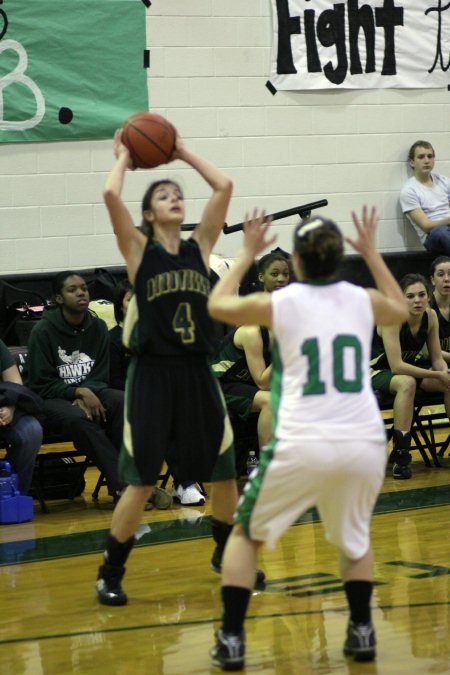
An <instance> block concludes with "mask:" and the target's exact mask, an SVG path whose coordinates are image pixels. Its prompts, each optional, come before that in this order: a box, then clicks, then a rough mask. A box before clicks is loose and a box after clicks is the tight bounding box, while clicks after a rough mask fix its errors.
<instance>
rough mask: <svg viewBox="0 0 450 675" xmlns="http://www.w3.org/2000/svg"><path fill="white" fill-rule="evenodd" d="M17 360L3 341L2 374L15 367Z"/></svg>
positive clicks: (0, 366) (1, 346)
mask: <svg viewBox="0 0 450 675" xmlns="http://www.w3.org/2000/svg"><path fill="white" fill-rule="evenodd" d="M15 363H16V362H15V360H14V357H13V355H12V354H11V352H10V351H9V349H8V347H7V346H6V345H5V343H4V342H3V340H0V374H1V373H3V371H4V370H7V369H8V368H11V366H14V365H15Z"/></svg>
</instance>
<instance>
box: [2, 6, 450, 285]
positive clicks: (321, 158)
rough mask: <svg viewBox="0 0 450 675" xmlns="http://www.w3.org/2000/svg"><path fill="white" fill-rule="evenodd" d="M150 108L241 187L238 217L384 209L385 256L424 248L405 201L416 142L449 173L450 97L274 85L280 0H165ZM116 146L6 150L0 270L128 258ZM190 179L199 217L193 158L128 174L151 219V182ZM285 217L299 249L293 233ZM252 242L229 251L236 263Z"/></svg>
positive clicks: (282, 234) (150, 27) (190, 199)
mask: <svg viewBox="0 0 450 675" xmlns="http://www.w3.org/2000/svg"><path fill="white" fill-rule="evenodd" d="M147 42H148V44H147V46H148V48H149V49H150V69H149V70H148V84H149V101H150V109H151V110H152V111H154V112H159V113H161V114H163V115H165V116H167V117H168V119H170V120H171V121H172V122H173V123H174V124H175V125H176V127H177V128H178V129H179V132H180V134H181V135H182V136H183V137H184V139H185V141H186V142H187V143H188V144H189V145H190V146H191V147H192V148H193V149H194V150H196V151H198V152H199V153H202V154H204V155H205V156H207V157H208V158H210V159H211V160H213V161H214V162H215V163H217V164H218V165H219V166H220V167H222V168H223V169H225V170H226V171H227V172H228V173H229V174H230V176H231V177H232V178H233V180H234V183H235V190H234V197H233V201H232V204H231V208H230V211H229V216H228V223H230V224H233V223H236V222H240V221H242V216H243V213H244V211H245V210H250V209H252V208H253V207H254V206H260V207H265V208H266V209H267V210H269V211H271V212H273V211H279V210H283V209H287V208H290V207H293V206H296V205H298V204H302V203H306V202H310V201H315V200H318V199H322V198H326V199H328V201H329V206H328V207H327V208H326V209H324V210H323V213H324V214H326V215H328V216H331V217H334V218H336V219H337V220H338V222H339V223H340V224H341V225H342V226H343V228H344V231H345V232H346V233H351V232H352V226H351V222H350V210H351V209H356V210H359V209H360V207H361V206H362V204H364V203H367V204H375V205H376V206H377V208H378V210H379V213H380V216H381V225H380V235H379V246H380V249H381V250H383V251H389V252H394V251H404V250H412V249H420V248H421V247H420V244H419V243H418V240H417V238H416V236H415V235H414V233H413V232H412V231H411V229H410V227H409V226H408V225H406V224H405V223H404V221H403V218H402V214H401V212H400V210H399V206H398V193H399V189H400V187H401V185H402V184H403V182H404V181H405V180H406V178H407V177H408V175H409V174H408V172H407V166H406V161H405V160H406V153H407V150H408V148H409V146H410V145H411V143H413V142H414V141H415V140H417V139H418V138H426V139H428V140H430V141H431V142H432V143H433V145H434V146H435V149H436V153H437V164H436V170H437V171H439V172H441V173H444V174H446V175H450V144H449V139H450V116H449V114H448V104H449V102H450V93H449V92H448V91H447V90H446V89H434V90H433V89H431V90H406V89H403V90H395V89H387V90H359V91H355V90H342V91H333V92H331V91H315V92H310V93H309V92H306V91H299V92H278V93H277V94H276V95H275V96H272V94H271V93H270V92H269V91H268V90H267V88H266V86H265V83H266V80H267V79H268V77H269V63H270V47H271V42H272V20H271V5H270V1H269V0H245V1H243V0H227V2H224V1H223V0H195V2H187V1H186V0H153V2H152V4H151V6H150V7H149V8H148V10H147ZM112 161H113V155H112V151H111V142H110V141H91V142H74V143H45V144H39V143H37V144H34V143H33V144H17V145H11V144H5V145H3V146H2V148H1V151H0V171H1V174H2V180H1V181H0V273H1V274H11V273H21V272H24V273H26V272H33V271H41V270H44V271H50V270H60V269H64V268H75V269H77V268H78V269H81V268H85V267H92V266H108V265H117V264H121V263H122V260H121V257H120V254H119V253H118V251H117V248H116V244H115V240H114V236H113V235H112V234H111V230H110V225H109V222H108V219H107V216H106V213H105V209H104V207H103V204H102V201H101V190H102V185H103V182H104V179H105V175H106V172H107V171H108V169H109V168H110V166H111V165H112ZM166 175H167V176H170V177H172V178H175V179H177V180H180V182H181V183H182V186H183V188H184V191H185V194H186V199H187V222H195V221H196V220H197V219H198V217H199V214H200V213H201V210H202V207H203V205H204V202H205V198H206V197H207V195H208V189H207V187H206V186H205V184H203V183H202V181H201V180H200V179H199V178H198V177H197V176H196V175H195V174H194V173H193V172H192V170H191V169H189V168H187V167H185V166H184V165H183V164H182V163H180V162H176V163H174V164H171V165H168V166H165V167H163V168H162V170H161V169H157V170H154V171H151V172H148V171H137V172H135V173H134V174H130V175H129V176H128V177H127V182H126V186H125V192H124V196H125V199H126V201H127V203H128V205H129V208H130V209H131V211H132V213H133V215H134V216H135V218H136V222H138V221H139V219H140V215H139V210H140V198H141V196H142V193H143V191H144V189H145V187H146V185H147V183H148V182H149V181H150V180H152V179H157V178H160V177H163V176H166ZM294 222H295V219H290V220H286V221H279V223H280V224H278V225H277V226H276V228H275V229H276V230H277V231H278V233H279V241H278V243H279V245H280V246H282V247H283V248H285V249H288V250H289V249H290V239H291V236H290V232H291V229H292V227H291V225H292V224H293V223H294ZM240 238H241V235H239V234H234V235H228V236H222V237H221V239H220V241H219V244H218V246H217V249H216V252H217V253H219V254H222V255H225V256H227V257H233V256H234V255H235V254H236V252H237V250H238V247H239V243H240Z"/></svg>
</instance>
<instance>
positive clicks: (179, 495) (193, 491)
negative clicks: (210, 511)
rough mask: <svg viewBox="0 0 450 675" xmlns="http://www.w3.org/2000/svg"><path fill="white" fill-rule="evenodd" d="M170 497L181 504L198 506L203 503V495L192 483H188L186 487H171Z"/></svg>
mask: <svg viewBox="0 0 450 675" xmlns="http://www.w3.org/2000/svg"><path fill="white" fill-rule="evenodd" d="M172 497H173V498H174V500H175V501H176V502H179V503H180V504H182V505H183V506H200V505H201V504H204V503H205V498H204V496H203V495H202V493H201V492H200V490H199V489H198V488H197V487H196V485H194V484H192V485H188V486H187V487H186V488H184V487H183V486H182V485H179V486H178V487H177V488H173V490H172Z"/></svg>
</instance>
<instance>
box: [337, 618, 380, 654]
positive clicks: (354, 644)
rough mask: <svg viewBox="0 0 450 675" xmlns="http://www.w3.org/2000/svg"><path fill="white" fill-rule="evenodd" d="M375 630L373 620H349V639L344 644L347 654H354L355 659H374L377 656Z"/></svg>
mask: <svg viewBox="0 0 450 675" xmlns="http://www.w3.org/2000/svg"><path fill="white" fill-rule="evenodd" d="M375 645H376V640H375V630H374V628H373V625H372V622H371V621H369V623H353V621H352V620H349V622H348V626H347V639H346V641H345V644H344V654H345V656H353V658H354V660H355V661H373V660H374V658H375Z"/></svg>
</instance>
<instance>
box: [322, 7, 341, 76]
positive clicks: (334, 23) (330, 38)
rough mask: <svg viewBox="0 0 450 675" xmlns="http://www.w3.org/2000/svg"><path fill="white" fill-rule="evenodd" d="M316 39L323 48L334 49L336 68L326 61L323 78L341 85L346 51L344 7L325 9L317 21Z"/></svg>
mask: <svg viewBox="0 0 450 675" xmlns="http://www.w3.org/2000/svg"><path fill="white" fill-rule="evenodd" d="M317 37H318V38H319V40H320V42H321V44H322V45H323V46H324V47H333V46H335V47H336V57H337V66H336V68H333V63H332V62H331V61H328V63H327V64H326V65H325V66H324V68H323V72H324V75H325V77H326V78H327V79H328V80H329V81H330V82H332V83H333V84H342V82H343V81H344V80H345V76H346V75H347V68H348V63H347V50H346V47H345V5H344V4H343V3H340V4H336V5H334V9H326V10H325V11H324V12H322V14H321V15H320V16H319V19H318V21H317Z"/></svg>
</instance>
